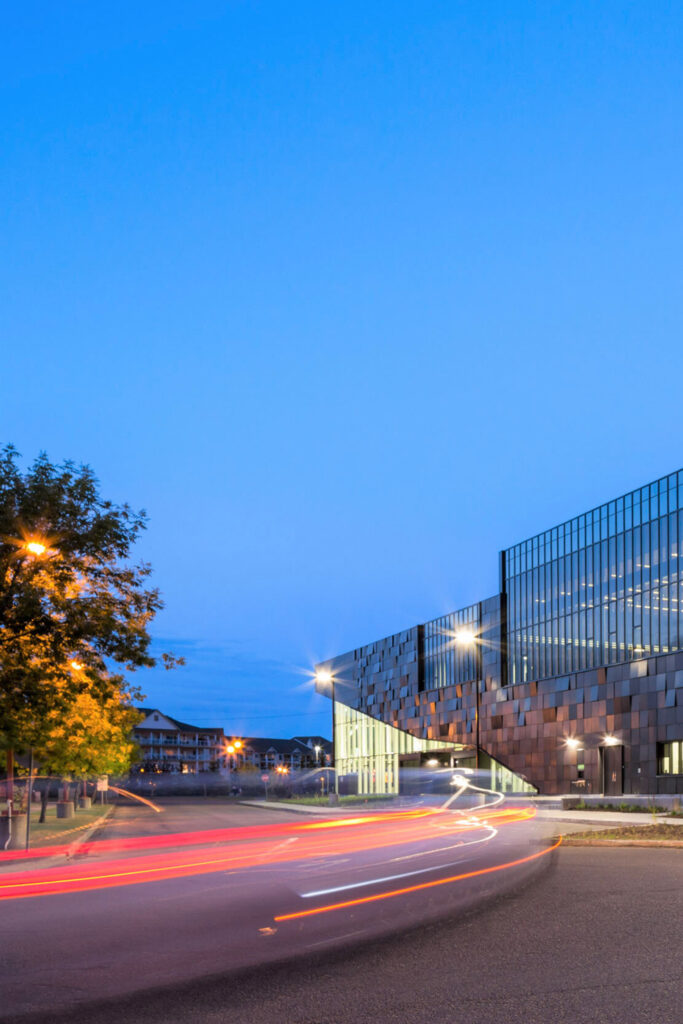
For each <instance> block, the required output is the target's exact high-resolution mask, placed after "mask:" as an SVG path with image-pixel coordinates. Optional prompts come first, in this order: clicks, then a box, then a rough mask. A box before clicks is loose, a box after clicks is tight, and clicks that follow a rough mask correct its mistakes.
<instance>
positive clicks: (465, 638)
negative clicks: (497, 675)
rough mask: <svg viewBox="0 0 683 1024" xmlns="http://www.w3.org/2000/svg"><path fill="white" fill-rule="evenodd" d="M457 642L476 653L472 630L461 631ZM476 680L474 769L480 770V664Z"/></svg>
mask: <svg viewBox="0 0 683 1024" xmlns="http://www.w3.org/2000/svg"><path fill="white" fill-rule="evenodd" d="M455 642H456V644H459V645H460V646H461V647H472V648H473V649H474V650H475V651H476V649H477V648H476V643H477V636H476V633H473V632H472V630H471V629H467V628H465V629H459V630H458V631H457V633H456V634H455ZM474 674H475V677H476V678H475V680H474V744H475V746H474V767H475V768H476V769H477V771H478V770H479V710H480V706H481V697H480V693H479V664H478V659H477V664H475V668H474Z"/></svg>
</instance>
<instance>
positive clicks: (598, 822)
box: [239, 798, 683, 839]
mask: <svg viewBox="0 0 683 1024" xmlns="http://www.w3.org/2000/svg"><path fill="white" fill-rule="evenodd" d="M513 799H514V798H513ZM239 802H240V803H241V804H245V805H246V806H248V807H261V808H264V809H266V810H280V811H289V812H290V813H291V814H312V815H318V816H322V817H330V816H331V815H338V814H344V815H347V814H348V815H353V816H358V815H359V814H366V813H367V812H368V811H369V810H371V809H372V808H373V805H372V804H356V805H354V806H353V807H349V806H348V804H347V805H341V806H340V805H336V806H335V805H330V806H325V805H320V804H298V803H296V801H295V800H292V801H291V802H289V801H287V802H285V801H284V800H283V801H275V800H240V801H239ZM515 802H516V801H515ZM531 803H532V804H534V803H535V801H531ZM386 806H387V805H386V804H384V805H382V806H377V807H375V808H374V809H375V810H377V811H380V810H382V808H383V807H386ZM535 806H536V808H537V811H538V819H539V821H547V822H557V823H558V824H559V823H561V824H563V825H565V826H570V827H574V828H576V829H578V828H579V826H581V827H582V828H583V826H585V825H591V826H593V827H595V828H608V827H610V826H615V825H616V826H622V825H652V824H656V823H660V822H664V823H666V824H670V825H680V826H681V829H682V831H681V838H682V839H683V818H670V817H667V816H666V815H665V814H657V815H653V814H652V813H651V812H643V813H639V812H637V811H633V812H629V811H586V810H581V811H563V810H560V809H559V808H550V807H548V808H546V807H543V805H542V804H541V806H538V804H535ZM456 809H457V808H454V810H456Z"/></svg>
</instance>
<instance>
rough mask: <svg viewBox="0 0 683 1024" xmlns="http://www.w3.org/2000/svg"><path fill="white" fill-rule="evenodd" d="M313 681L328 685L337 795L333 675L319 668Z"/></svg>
mask: <svg viewBox="0 0 683 1024" xmlns="http://www.w3.org/2000/svg"><path fill="white" fill-rule="evenodd" d="M315 681H316V682H317V683H320V684H321V685H322V686H329V687H330V696H331V698H332V763H333V764H334V792H335V796H338V795H339V777H338V774H337V712H336V706H335V688H334V675H333V674H332V673H331V672H330V670H329V669H327V668H320V669H318V671H317V672H316V674H315Z"/></svg>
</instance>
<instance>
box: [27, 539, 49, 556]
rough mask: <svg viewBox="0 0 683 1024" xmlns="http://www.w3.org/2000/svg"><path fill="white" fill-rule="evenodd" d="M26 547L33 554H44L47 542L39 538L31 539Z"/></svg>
mask: <svg viewBox="0 0 683 1024" xmlns="http://www.w3.org/2000/svg"><path fill="white" fill-rule="evenodd" d="M24 547H25V548H26V550H27V551H28V552H29V554H31V555H37V556H40V555H44V554H45V552H46V551H47V544H41V543H40V541H39V540H30V541H28V542H27V543H26V544H25V545H24Z"/></svg>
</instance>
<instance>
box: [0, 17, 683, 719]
mask: <svg viewBox="0 0 683 1024" xmlns="http://www.w3.org/2000/svg"><path fill="white" fill-rule="evenodd" d="M681 52H683V8H681V6H680V5H679V4H668V3H664V2H662V3H658V4H651V3H646V2H642V3H639V2H623V3H609V2H604V3H600V4H596V3H594V2H585V3H572V2H567V0H564V2H562V3H550V2H548V0H543V2H539V3H524V2H523V0H513V2H509V3H495V2H489V3H485V4H484V3H476V2H474V0H472V2H468V3H464V2H460V3H458V2H456V0H447V2H429V0H420V2H414V3H413V2H400V0H391V2H372V0H364V2H362V3H360V2H355V0H344V2H343V3H336V4H333V3H321V2H320V0H317V2H315V3H313V2H297V0H293V2H292V0H288V2H286V3H285V2H270V3H269V2H264V3H249V2H229V0H223V2H221V3H218V2H216V3H209V2H201V0H195V2H194V3H192V4H190V3H187V2H183V3H177V2H172V0H164V2H163V3H161V2H154V0H148V2H146V3H143V4H141V3H139V2H138V3H125V2H120V0H119V2H117V3H104V2H101V3H91V2H82V3H68V2H65V3H60V4H54V3H47V2H45V3H31V2H30V0H26V2H24V3H22V4H15V5H12V6H10V7H7V8H6V9H5V11H4V13H3V31H2V41H1V42H0V79H1V82H2V90H1V93H0V123H1V124H2V133H1V140H0V191H1V194H2V197H3V201H2V214H1V216H2V223H1V225H0V228H1V233H2V247H1V253H0V280H1V282H2V296H1V304H0V316H1V318H2V362H1V364H0V438H1V439H2V440H10V441H13V442H14V443H15V444H16V445H17V446H18V447H19V449H20V450H21V451H22V452H23V454H24V455H25V456H26V457H27V458H32V457H33V456H34V455H35V454H36V453H37V452H38V451H39V450H40V449H42V448H44V449H47V451H48V452H49V454H50V455H51V457H52V458H54V459H60V460H61V459H62V458H67V457H71V458H74V459H76V460H79V461H85V462H88V463H90V464H91V465H92V466H93V468H94V469H95V471H96V472H97V473H98V474H99V476H100V478H101V480H102V486H103V490H104V492H105V493H106V495H107V496H109V497H111V498H113V499H115V500H128V501H130V502H131V503H133V504H135V505H136V506H138V507H144V508H146V509H147V510H148V512H149V514H150V517H151V524H150V529H149V531H148V533H147V535H146V537H145V539H144V543H143V544H142V545H141V552H140V553H141V554H142V555H144V556H145V557H147V558H149V559H150V560H151V561H152V562H153V564H154V566H155V579H156V582H157V584H158V585H159V586H160V587H161V589H162V590H163V592H164V594H165V597H166V602H167V607H166V610H165V611H164V612H163V614H162V615H161V616H160V617H159V619H158V620H157V623H156V636H157V638H158V640H159V642H160V643H161V644H163V645H165V646H167V647H170V648H171V649H173V650H175V651H176V652H178V653H184V654H185V655H186V657H187V660H188V664H187V667H186V668H185V669H182V670H179V671H178V672H176V673H173V674H164V673H162V672H158V673H157V672H153V673H147V674H146V675H144V674H139V675H138V676H137V677H136V678H137V681H138V683H139V684H140V685H141V686H142V687H143V689H145V690H146V692H147V693H148V695H149V701H148V703H149V704H154V705H157V706H160V707H162V708H164V709H165V710H167V711H168V712H170V713H171V714H175V715H177V716H178V717H182V718H186V719H189V720H195V721H196V722H198V723H200V724H213V723H217V724H219V725H223V726H224V727H225V728H226V730H227V731H229V732H235V733H238V732H241V733H253V734H258V733H261V734H271V735H272V734H275V733H277V734H293V733H303V732H322V733H326V734H329V710H328V704H327V702H326V701H325V700H324V699H323V698H318V697H315V696H314V695H312V694H311V692H310V688H308V687H307V685H306V676H305V675H303V674H302V670H306V669H307V668H309V667H310V666H311V664H312V663H313V661H314V660H316V659H320V658H322V657H326V656H329V655H331V654H335V653H339V652H341V651H344V650H347V649H349V648H350V647H353V646H356V645H359V644H361V643H363V642H367V641H369V640H372V639H373V638H376V637H378V636H382V635H385V634H387V633H391V632H394V631H396V630H398V629H400V628H402V627H405V626H408V625H411V624H413V623H414V622H417V621H424V620H425V619H429V618H432V617H434V616H436V615H439V614H442V613H444V612H446V611H449V610H452V609H453V608H456V607H459V606H461V605H464V604H467V603H469V602H470V601H473V600H477V599H479V598H481V597H485V596H488V595H489V594H490V593H493V592H494V591H495V590H496V588H497V558H496V554H497V551H498V550H499V548H501V547H504V546H507V545H509V544H511V543H514V542H515V541H517V540H521V539H523V538H524V537H526V536H528V535H530V534H532V533H535V532H537V531H538V530H541V529H543V528H545V527H547V526H550V525H553V524H555V523H556V522H558V521H561V520H563V519H566V518H568V517H569V516H571V515H572V514H574V513H578V512H580V511H582V510H584V509H585V508H589V507H592V506H594V505H596V504H598V503H600V502H602V501H604V500H607V499H609V498H611V497H614V496H616V495H617V494H620V493H622V492H623V491H626V490H628V489H630V488H632V487H635V486H638V485H640V484H642V483H645V482H647V481H648V480H650V479H652V478H656V477H657V476H659V475H662V474H664V473H666V472H668V471H670V470H672V469H675V468H678V467H679V466H680V465H681V464H682V463H683V445H682V443H681V438H682V432H681V426H682V420H683V411H682V408H683V403H682V401H681V381H682V380H683V344H682V340H681V328H682V326H683V289H682V288H681V270H682V266H681V264H682V247H683V209H682V198H683V187H682V185H681V183H682V182H683V64H682V63H681V59H680V55H681Z"/></svg>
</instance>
